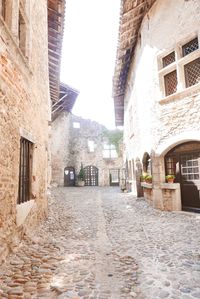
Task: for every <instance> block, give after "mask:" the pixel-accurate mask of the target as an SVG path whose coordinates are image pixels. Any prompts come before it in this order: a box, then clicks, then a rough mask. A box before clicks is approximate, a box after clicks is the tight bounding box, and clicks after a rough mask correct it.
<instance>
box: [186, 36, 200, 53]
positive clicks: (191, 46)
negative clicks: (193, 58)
mask: <svg viewBox="0 0 200 299" xmlns="http://www.w3.org/2000/svg"><path fill="white" fill-rule="evenodd" d="M198 48H199V43H198V38H197V37H196V38H194V39H193V40H191V41H190V42H189V43H187V44H185V45H183V46H182V54H183V56H186V55H188V54H190V53H192V52H194V51H196V50H197V49H198Z"/></svg>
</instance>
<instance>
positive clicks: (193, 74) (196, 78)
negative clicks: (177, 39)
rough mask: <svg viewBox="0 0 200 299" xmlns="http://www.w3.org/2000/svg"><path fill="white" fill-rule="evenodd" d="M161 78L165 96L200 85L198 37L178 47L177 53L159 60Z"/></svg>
mask: <svg viewBox="0 0 200 299" xmlns="http://www.w3.org/2000/svg"><path fill="white" fill-rule="evenodd" d="M159 66H160V71H159V76H160V82H161V86H162V89H163V95H164V96H170V95H172V94H174V93H176V92H177V91H181V90H182V89H183V88H188V87H191V86H193V85H195V84H198V83H200V50H199V42H198V37H195V38H193V39H192V40H189V41H188V42H187V43H184V44H182V45H180V44H179V45H177V46H176V48H175V51H171V52H170V53H169V54H167V55H165V56H162V57H161V58H160V60H159Z"/></svg>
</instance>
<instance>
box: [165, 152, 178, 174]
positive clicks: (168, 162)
mask: <svg viewBox="0 0 200 299" xmlns="http://www.w3.org/2000/svg"><path fill="white" fill-rule="evenodd" d="M165 171H166V175H170V174H171V175H176V157H173V156H169V157H166V158H165Z"/></svg>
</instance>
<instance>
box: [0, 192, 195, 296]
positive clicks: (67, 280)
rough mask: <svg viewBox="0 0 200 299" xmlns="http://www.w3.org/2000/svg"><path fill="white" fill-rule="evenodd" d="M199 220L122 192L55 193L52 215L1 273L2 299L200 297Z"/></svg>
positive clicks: (10, 258)
mask: <svg viewBox="0 0 200 299" xmlns="http://www.w3.org/2000/svg"><path fill="white" fill-rule="evenodd" d="M199 231H200V215H199V214H193V213H186V212H162V211H159V210H155V209H153V208H152V207H150V206H149V205H148V204H147V203H146V202H145V201H144V200H143V199H137V198H134V197H133V196H132V195H131V194H129V193H121V192H120V190H119V188H118V187H104V188H103V187H83V188H81V187H80V188H76V187H72V188H54V189H52V195H51V198H50V200H49V216H48V218H47V219H46V220H45V221H44V222H43V224H42V225H41V226H40V227H39V228H38V229H37V231H35V232H34V235H31V234H28V233H27V234H26V235H25V238H24V240H23V241H22V242H21V244H20V247H19V248H18V247H17V248H16V249H15V252H14V253H12V254H11V255H10V256H9V257H8V258H7V260H6V262H5V263H4V264H3V265H2V266H1V269H0V298H9V299H18V298H27V299H28V298H33V299H34V298H35V299H36V298H48V299H49V298H59V299H64V298H66V299H67V298H71V299H78V298H80V299H83V298H84V299H111V298H112V299H129V298H138V299H145V298H146V299H160V298H161V299H162V298H171V299H180V298H181V299H192V298H200V251H199V248H200V234H199Z"/></svg>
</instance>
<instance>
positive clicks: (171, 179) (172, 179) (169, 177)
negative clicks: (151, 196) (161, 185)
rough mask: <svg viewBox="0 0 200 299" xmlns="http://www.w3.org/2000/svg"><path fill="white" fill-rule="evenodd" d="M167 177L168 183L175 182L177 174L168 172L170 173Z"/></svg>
mask: <svg viewBox="0 0 200 299" xmlns="http://www.w3.org/2000/svg"><path fill="white" fill-rule="evenodd" d="M165 178H166V181H167V183H174V180H175V175H173V174H168V175H166V177H165Z"/></svg>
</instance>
